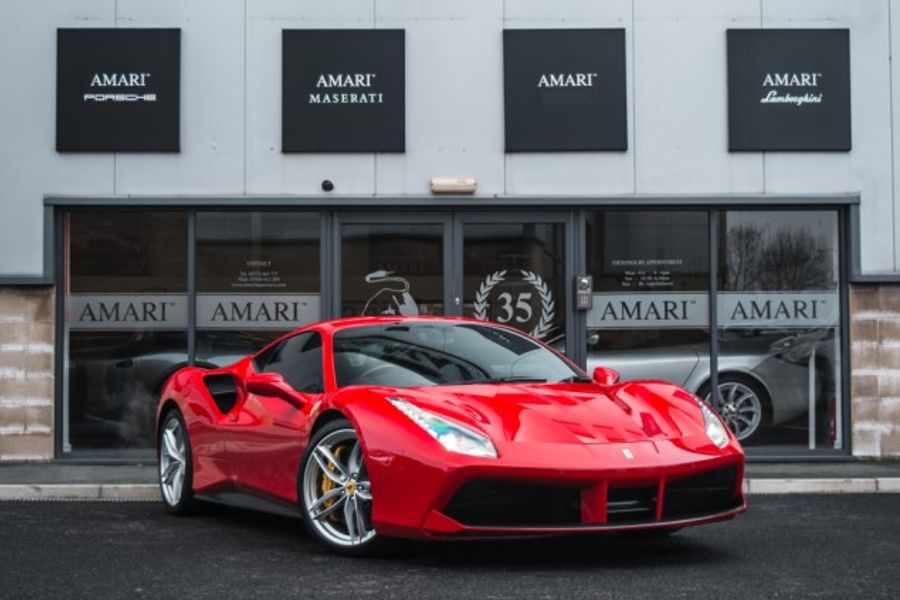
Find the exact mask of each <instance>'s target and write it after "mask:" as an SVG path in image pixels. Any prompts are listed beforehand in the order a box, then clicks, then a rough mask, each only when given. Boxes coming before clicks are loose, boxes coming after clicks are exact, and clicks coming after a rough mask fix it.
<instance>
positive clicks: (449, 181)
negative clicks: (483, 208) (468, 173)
mask: <svg viewBox="0 0 900 600" xmlns="http://www.w3.org/2000/svg"><path fill="white" fill-rule="evenodd" d="M477 185H478V182H477V181H476V180H475V178H474V177H432V178H431V193H432V194H474V193H475V187H476V186H477Z"/></svg>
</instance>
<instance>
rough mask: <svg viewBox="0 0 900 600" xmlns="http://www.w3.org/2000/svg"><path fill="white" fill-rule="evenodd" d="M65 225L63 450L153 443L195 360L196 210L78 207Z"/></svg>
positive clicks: (121, 450) (123, 448) (122, 449)
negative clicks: (163, 399)
mask: <svg viewBox="0 0 900 600" xmlns="http://www.w3.org/2000/svg"><path fill="white" fill-rule="evenodd" d="M64 228H65V237H66V244H65V248H66V261H65V269H66V273H65V280H64V284H63V288H64V291H65V293H66V298H65V313H64V314H65V318H64V332H63V344H64V345H65V357H66V358H65V360H64V362H63V365H64V367H63V368H64V386H65V396H66V398H67V402H65V403H64V406H65V410H66V414H65V415H64V419H63V449H64V450H65V451H69V450H78V451H81V450H85V451H92V450H98V449H116V450H117V451H118V453H119V454H127V451H129V450H146V449H148V448H151V447H152V446H153V445H154V439H153V422H154V419H155V416H156V415H155V412H156V405H157V399H158V395H157V394H158V392H159V387H160V386H161V385H162V383H163V380H164V379H165V378H166V376H168V374H169V373H171V372H172V370H173V369H174V368H176V367H177V366H178V365H181V364H185V363H186V362H187V358H188V352H187V332H186V331H187V312H188V310H187V306H188V299H187V215H186V213H183V212H141V213H138V212H102V213H100V212H97V213H95V212H73V213H71V214H69V215H67V217H66V219H65V221H64Z"/></svg>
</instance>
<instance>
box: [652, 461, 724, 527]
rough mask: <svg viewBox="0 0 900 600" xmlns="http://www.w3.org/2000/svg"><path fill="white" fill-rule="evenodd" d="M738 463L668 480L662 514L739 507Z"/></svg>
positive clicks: (682, 514) (693, 513)
mask: <svg viewBox="0 0 900 600" xmlns="http://www.w3.org/2000/svg"><path fill="white" fill-rule="evenodd" d="M736 485H737V467H725V468H723V469H715V470H713V471H707V472H706V473H701V474H699V475H691V476H690V477H684V478H682V479H676V480H674V481H668V482H666V488H665V493H664V494H663V518H664V519H673V518H687V517H699V516H703V515H709V514H715V513H719V512H724V511H727V510H731V509H732V508H737V507H738V506H739V505H740V496H739V495H736V494H735V486H736Z"/></svg>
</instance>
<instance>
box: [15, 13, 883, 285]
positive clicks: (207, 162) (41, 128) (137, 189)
mask: <svg viewBox="0 0 900 600" xmlns="http://www.w3.org/2000/svg"><path fill="white" fill-rule="evenodd" d="M898 2H900V0H854V1H853V2H847V1H846V0H762V1H760V0H558V1H556V2H552V3H550V2H545V1H542V0H505V1H503V2H501V1H500V0H457V1H456V2H430V1H426V0H378V1H377V2H375V1H374V0H346V1H342V2H321V1H316V0H274V1H269V2H252V1H248V0H156V1H155V2H146V1H141V0H118V1H116V0H52V1H51V0H44V1H41V2H34V1H33V0H3V2H0V77H2V79H0V80H2V81H3V82H4V93H3V94H0V206H2V207H3V211H4V212H3V219H0V276H3V275H18V274H32V275H37V274H40V272H41V269H42V248H43V240H42V231H43V230H42V218H43V210H42V199H43V197H44V196H46V195H67V196H97V195H100V196H110V195H123V196H125V195H173V194H178V195H215V194H222V195H236V194H237V195H239V194H248V195H251V196H252V195H282V194H287V195H315V194H318V193H319V184H320V182H321V181H322V180H323V179H331V180H332V181H333V182H334V183H335V192H334V194H337V195H343V194H364V195H373V194H377V195H385V196H393V195H427V191H428V188H427V186H428V179H429V178H430V177H431V176H434V175H461V176H462V175H465V176H475V177H477V178H478V194H479V195H484V196H492V195H494V194H505V195H520V194H521V195H542V194H544V195H588V196H590V195H625V196H629V195H634V194H637V195H642V194H687V195H690V194H703V195H709V194H713V195H716V194H722V195H728V194H795V193H796V194H809V193H843V192H859V193H860V194H861V196H862V206H861V224H862V229H863V235H862V260H863V268H864V270H865V271H869V272H875V271H895V270H898V266H900V245H898V244H897V243H896V238H897V235H900V214H897V213H898V211H897V210H896V208H895V202H894V196H895V195H896V194H897V192H898V191H900V188H898V186H900V182H898V181H897V179H896V178H895V177H894V173H895V172H897V173H900V170H898V169H896V168H895V165H894V160H895V159H894V156H893V140H894V139H896V138H897V136H898V135H900V131H898V128H897V127H898V126H897V125H895V124H894V123H893V119H892V114H893V109H894V103H896V102H898V101H900V94H897V95H894V94H892V89H893V87H894V86H895V85H896V82H897V77H895V75H900V74H897V73H895V69H896V67H893V66H892V64H891V62H890V52H891V50H892V47H891V46H892V44H900V42H898V41H892V36H891V35H890V28H891V27H892V26H893V25H894V24H895V23H897V19H898V18H900V17H898V16H896V15H897V13H898V11H900V6H896V5H895V4H896V3H898ZM891 7H893V9H894V10H890V8H891ZM112 26H119V27H159V26H166V27H180V28H181V29H182V30H183V31H182V133H181V145H182V151H181V152H180V153H179V154H156V155H154V154H117V155H113V154H58V153H56V152H55V150H54V149H53V148H54V135H55V69H56V67H55V62H56V28H57V27H112ZM759 26H764V27H847V28H849V29H850V45H851V49H850V53H851V80H852V92H851V101H852V127H853V150H852V151H851V152H849V153H734V154H730V153H728V150H727V103H726V89H725V78H726V67H725V65H726V56H725V30H726V29H727V28H730V27H731V28H733V27H759ZM370 27H378V28H403V29H405V30H406V49H407V52H406V63H407V64H406V81H407V90H406V95H407V97H406V104H407V111H406V112H407V117H406V128H407V134H406V135H407V151H406V153H404V154H365V153H360V154H343V155H335V154H323V155H309V154H282V153H281V151H280V146H281V133H280V130H281V123H280V121H281V119H280V114H281V107H280V103H281V33H280V31H281V30H282V29H286V28H370ZM539 27H540V28H544V27H623V28H625V30H626V45H627V73H628V75H627V83H628V137H629V150H628V151H626V152H607V153H541V154H511V155H506V154H504V152H503V73H502V64H503V60H502V33H501V32H502V29H504V28H539ZM894 37H896V38H900V35H898V36H894ZM249 202H252V200H248V203H249Z"/></svg>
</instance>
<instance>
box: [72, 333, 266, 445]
mask: <svg viewBox="0 0 900 600" xmlns="http://www.w3.org/2000/svg"><path fill="white" fill-rule="evenodd" d="M274 336H275V333H268V334H265V335H262V336H259V335H253V334H252V333H249V334H248V333H240V334H239V333H236V332H230V331H229V332H212V331H210V332H198V338H197V354H196V361H195V364H198V365H200V366H205V367H209V368H215V367H222V366H226V365H229V364H231V363H233V362H235V361H237V360H239V359H240V358H242V357H244V356H245V355H247V354H248V353H250V352H253V351H255V350H257V349H259V348H260V347H262V346H263V345H264V344H265V343H266V342H267V341H268V340H270V339H272V338H273V337H274ZM82 337H83V338H84V339H83V341H82V342H80V343H79V344H78V345H77V347H74V345H73V348H72V351H71V354H70V367H69V388H70V391H69V394H70V399H71V401H70V406H71V408H70V438H71V440H72V444H73V445H74V446H79V447H82V448H83V447H85V446H91V447H106V448H109V447H113V448H134V449H145V448H152V447H153V445H154V443H155V442H154V436H155V431H154V428H153V424H154V419H155V417H156V412H155V411H156V403H157V400H158V397H159V390H160V389H161V388H162V386H163V383H165V380H166V379H167V378H168V377H169V375H171V374H172V373H174V372H175V371H177V370H178V369H180V368H181V367H183V366H185V365H187V364H188V360H187V352H186V351H185V348H186V337H185V336H184V335H183V334H175V333H171V332H122V333H118V332H101V333H92V334H90V335H83V336H82Z"/></svg>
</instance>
